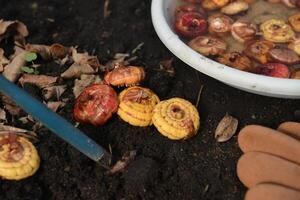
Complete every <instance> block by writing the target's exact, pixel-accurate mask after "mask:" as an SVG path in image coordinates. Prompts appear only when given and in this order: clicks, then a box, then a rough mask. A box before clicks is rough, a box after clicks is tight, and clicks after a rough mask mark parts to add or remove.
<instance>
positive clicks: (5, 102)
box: [1, 95, 22, 116]
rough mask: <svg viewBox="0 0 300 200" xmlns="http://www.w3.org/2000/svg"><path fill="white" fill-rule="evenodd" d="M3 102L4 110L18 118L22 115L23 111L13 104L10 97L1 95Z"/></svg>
mask: <svg viewBox="0 0 300 200" xmlns="http://www.w3.org/2000/svg"><path fill="white" fill-rule="evenodd" d="M1 101H2V104H3V106H4V108H5V109H6V110H7V111H8V112H9V114H11V115H13V116H18V115H20V114H21V111H22V109H21V108H20V107H19V106H18V105H17V104H16V103H15V102H13V101H12V100H11V99H10V98H9V97H7V96H5V95H1Z"/></svg>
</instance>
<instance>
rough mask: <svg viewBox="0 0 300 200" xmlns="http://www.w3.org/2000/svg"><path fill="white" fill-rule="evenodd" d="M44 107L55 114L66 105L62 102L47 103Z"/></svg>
mask: <svg viewBox="0 0 300 200" xmlns="http://www.w3.org/2000/svg"><path fill="white" fill-rule="evenodd" d="M46 105H47V107H48V108H50V109H51V110H52V111H53V112H56V111H58V109H60V108H62V107H64V106H65V105H66V103H65V102H62V101H49V102H48V103H47V104H46Z"/></svg>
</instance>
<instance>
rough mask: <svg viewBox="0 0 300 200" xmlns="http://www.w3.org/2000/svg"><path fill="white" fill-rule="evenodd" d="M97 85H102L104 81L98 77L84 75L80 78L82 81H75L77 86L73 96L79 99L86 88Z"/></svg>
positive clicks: (74, 88)
mask: <svg viewBox="0 0 300 200" xmlns="http://www.w3.org/2000/svg"><path fill="white" fill-rule="evenodd" d="M95 83H102V80H101V79H100V77H99V76H97V75H87V74H83V75H81V76H80V79H76V80H75V84H74V87H73V94H74V96H75V97H76V98H77V97H78V96H79V95H80V93H81V92H82V91H83V90H84V88H86V87H87V86H89V85H91V84H95Z"/></svg>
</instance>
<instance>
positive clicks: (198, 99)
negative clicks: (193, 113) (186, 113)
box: [196, 85, 204, 108]
mask: <svg viewBox="0 0 300 200" xmlns="http://www.w3.org/2000/svg"><path fill="white" fill-rule="evenodd" d="M203 87H204V86H203V85H201V86H200V89H199V92H198V97H197V102H196V108H198V105H199V102H200V99H201V94H202V90H203Z"/></svg>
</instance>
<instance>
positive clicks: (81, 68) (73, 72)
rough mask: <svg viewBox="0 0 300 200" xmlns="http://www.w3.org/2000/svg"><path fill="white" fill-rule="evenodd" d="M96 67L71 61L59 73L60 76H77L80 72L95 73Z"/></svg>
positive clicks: (66, 77)
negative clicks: (63, 70)
mask: <svg viewBox="0 0 300 200" xmlns="http://www.w3.org/2000/svg"><path fill="white" fill-rule="evenodd" d="M96 72H97V70H96V69H94V68H93V67H91V66H90V65H88V64H80V63H73V64H72V65H71V66H70V67H69V68H68V69H67V70H66V71H65V72H64V73H62V74H61V77H62V78H65V79H69V78H79V77H80V75H82V74H95V73H96Z"/></svg>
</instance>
